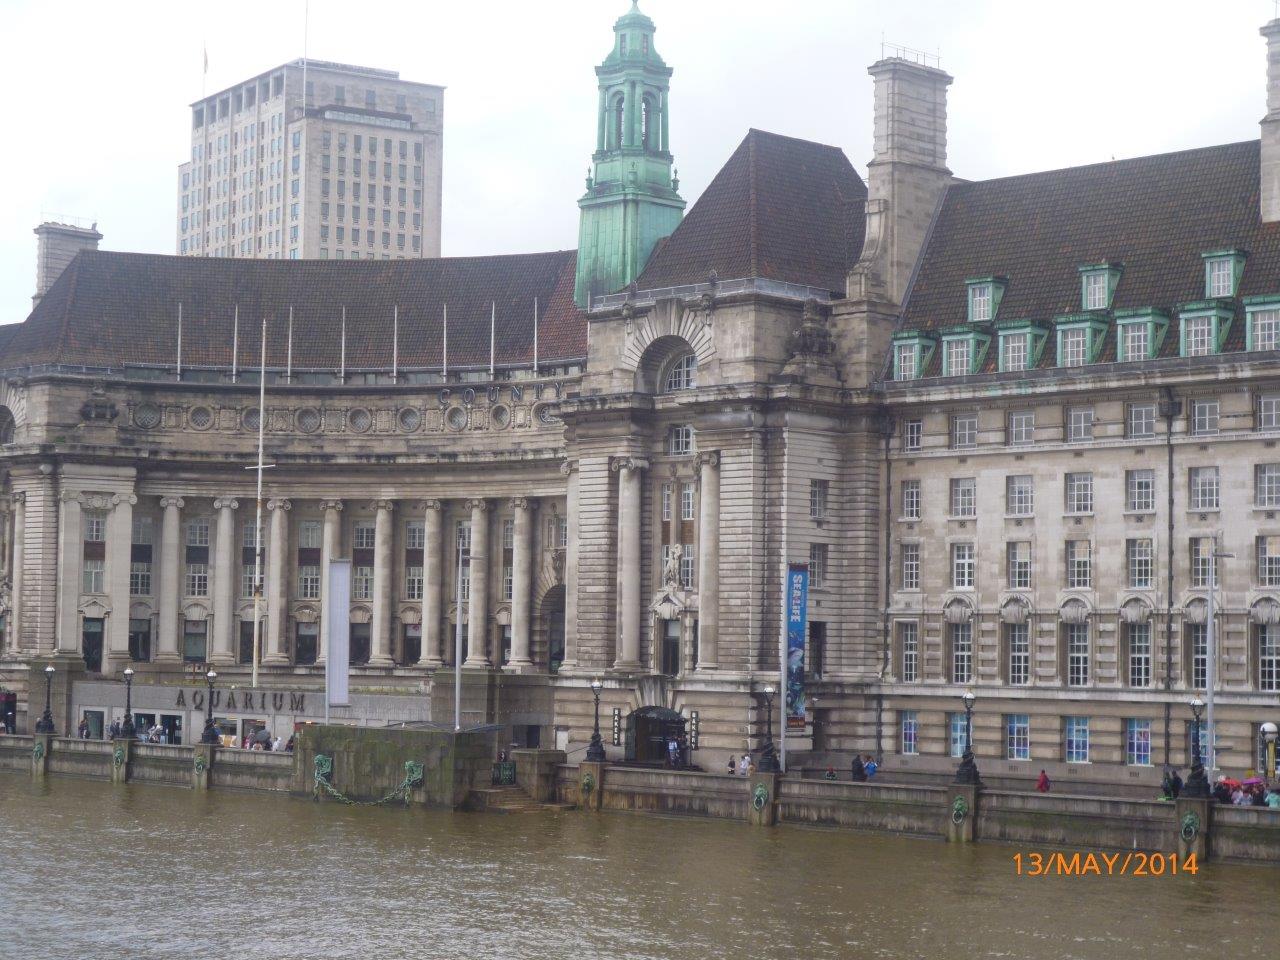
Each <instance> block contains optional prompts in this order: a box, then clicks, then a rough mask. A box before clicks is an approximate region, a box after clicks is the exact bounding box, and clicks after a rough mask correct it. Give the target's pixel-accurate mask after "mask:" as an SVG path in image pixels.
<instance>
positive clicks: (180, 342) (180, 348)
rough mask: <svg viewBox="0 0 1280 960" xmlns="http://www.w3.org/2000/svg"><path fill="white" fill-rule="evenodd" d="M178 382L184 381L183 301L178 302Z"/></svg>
mask: <svg viewBox="0 0 1280 960" xmlns="http://www.w3.org/2000/svg"><path fill="white" fill-rule="evenodd" d="M178 380H179V381H181V380H182V301H181V300H179V301H178Z"/></svg>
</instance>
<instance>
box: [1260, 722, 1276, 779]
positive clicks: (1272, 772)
mask: <svg viewBox="0 0 1280 960" xmlns="http://www.w3.org/2000/svg"><path fill="white" fill-rule="evenodd" d="M1277 732H1278V731H1277V728H1276V725H1275V724H1274V723H1272V722H1271V721H1270V720H1268V721H1267V722H1266V723H1264V724H1263V725H1262V740H1263V742H1264V743H1266V745H1267V768H1266V774H1267V779H1268V780H1274V779H1275V778H1276V734H1277Z"/></svg>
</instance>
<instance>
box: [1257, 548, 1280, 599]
mask: <svg viewBox="0 0 1280 960" xmlns="http://www.w3.org/2000/svg"><path fill="white" fill-rule="evenodd" d="M1257 545H1258V585H1259V586H1262V587H1280V537H1258V539H1257Z"/></svg>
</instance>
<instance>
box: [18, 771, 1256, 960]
mask: <svg viewBox="0 0 1280 960" xmlns="http://www.w3.org/2000/svg"><path fill="white" fill-rule="evenodd" d="M1017 852H1018V849H1017V848H1014V847H1009V846H1003V845H996V844H983V845H975V846H969V847H961V846H950V845H947V844H945V843H942V842H940V841H934V840H921V839H913V838H909V837H892V836H876V835H871V834H859V833H853V832H836V831H828V830H817V829H804V828H799V827H779V828H777V829H752V828H750V827H747V826H746V825H745V824H739V823H728V822H723V821H714V820H709V821H702V820H686V819H668V818H657V817H645V816H631V815H622V814H602V815H597V814H584V813H580V812H575V811H570V812H564V813H545V814H538V813H534V814H519V815H508V816H498V815H482V814H462V813H458V814H450V813H439V812H431V811H424V810H406V809H404V808H403V807H396V808H380V809H368V808H351V807H343V806H340V805H337V804H333V803H326V804H317V803H313V802H311V801H309V800H303V799H293V798H288V797H270V796H261V795H250V794H236V793H227V792H212V793H203V794H202V793H195V792H192V791H189V790H182V789H172V788H168V787H159V786H149V785H120V786H113V785H111V784H109V783H99V782H90V781H79V780H70V779H50V780H49V781H47V782H46V783H44V784H39V783H33V782H32V781H31V780H29V779H28V778H26V777H24V776H20V775H17V774H13V773H8V772H6V773H0V958H4V960H8V958H21V960H44V958H57V960H63V958H68V960H70V958H75V960H82V958H85V960H87V958H92V960H97V958H103V960H108V958H111V960H114V958H130V960H132V958H147V960H150V958H166V960H167V958H176V957H182V958H191V957H197V956H198V957H201V958H212V960H242V958H244V960H249V958H251V960H274V958H307V960H310V958H355V957H359V958H378V960H383V958H385V960H399V958H435V957H441V958H453V957H458V958H483V960H489V958H494V960H544V958H569V960H584V958H597V957H599V958H617V960H659V958H662V960H666V958H673V960H674V958H679V960H703V958H734V960H744V958H774V957H777V958H787V960H809V958H836V957H838V958H846V957H848V958H862V957H869V958H908V957H910V958H915V957H945V958H964V960H969V958H986V957H1001V958H1036V960H1047V958H1107V960H1110V958H1127V957H1159V958H1162V960H1169V958H1177V957H1182V956H1187V955H1190V954H1191V953H1192V952H1195V953H1197V954H1202V955H1203V954H1212V955H1213V956H1215V957H1220V958H1224V960H1227V958H1230V960H1235V958H1244V957H1264V956H1265V957H1275V956H1277V955H1278V954H1280V867H1250V866H1234V865H1213V866H1208V867H1202V868H1201V870H1200V872H1199V874H1198V875H1196V876H1194V877H1191V876H1182V875H1180V876H1177V877H1170V876H1165V877H1159V878H1155V877H1148V878H1135V877H1110V878H1109V877H1105V876H1104V877H1087V878H1080V877H1057V876H1049V877H1037V878H1029V877H1026V876H1022V877H1019V876H1017V875H1016V873H1015V869H1014V861H1013V855H1014V854H1015V853H1017ZM1025 852H1026V851H1025V850H1024V853H1025Z"/></svg>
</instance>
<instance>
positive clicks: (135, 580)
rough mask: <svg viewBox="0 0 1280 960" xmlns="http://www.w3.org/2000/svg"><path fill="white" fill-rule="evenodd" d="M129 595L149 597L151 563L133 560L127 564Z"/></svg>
mask: <svg viewBox="0 0 1280 960" xmlns="http://www.w3.org/2000/svg"><path fill="white" fill-rule="evenodd" d="M129 595H130V596H134V597H149V596H151V562H150V561H148V560H134V561H133V562H132V563H130V564H129Z"/></svg>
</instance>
